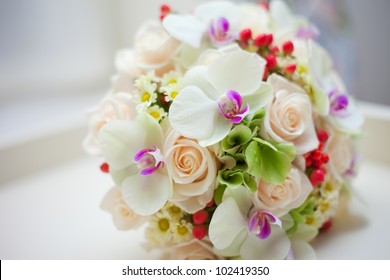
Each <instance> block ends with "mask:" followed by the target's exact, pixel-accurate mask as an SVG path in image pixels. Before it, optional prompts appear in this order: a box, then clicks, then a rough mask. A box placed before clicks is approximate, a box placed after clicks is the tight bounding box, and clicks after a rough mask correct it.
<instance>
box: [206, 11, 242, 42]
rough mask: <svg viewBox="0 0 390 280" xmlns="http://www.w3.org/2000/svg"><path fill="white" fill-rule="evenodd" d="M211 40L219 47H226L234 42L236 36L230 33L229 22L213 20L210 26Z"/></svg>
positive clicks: (223, 19) (222, 19)
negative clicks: (225, 45)
mask: <svg viewBox="0 0 390 280" xmlns="http://www.w3.org/2000/svg"><path fill="white" fill-rule="evenodd" d="M209 36H210V39H211V40H212V41H213V42H214V43H215V44H217V45H224V44H227V43H230V42H231V41H233V40H234V39H235V38H236V36H234V35H233V34H231V32H230V24H229V21H228V20H227V19H226V18H224V17H220V18H218V19H217V20H212V21H211V23H210V26H209Z"/></svg>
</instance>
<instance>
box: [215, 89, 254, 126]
mask: <svg viewBox="0 0 390 280" xmlns="http://www.w3.org/2000/svg"><path fill="white" fill-rule="evenodd" d="M218 108H219V112H220V113H221V115H222V116H224V117H225V118H226V119H228V120H229V121H230V122H231V123H234V124H236V123H240V122H241V121H242V120H243V119H244V118H245V117H246V116H247V115H248V114H249V106H248V104H246V105H244V106H242V97H241V95H240V94H239V93H238V92H237V91H235V90H228V91H227V92H226V93H225V95H223V96H221V97H220V98H219V100H218Z"/></svg>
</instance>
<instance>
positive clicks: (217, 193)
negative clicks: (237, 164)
mask: <svg viewBox="0 0 390 280" xmlns="http://www.w3.org/2000/svg"><path fill="white" fill-rule="evenodd" d="M226 188H227V186H226V185H219V186H218V187H217V188H216V189H215V191H214V202H215V204H217V205H219V204H221V202H222V197H223V193H224V192H225V189H226Z"/></svg>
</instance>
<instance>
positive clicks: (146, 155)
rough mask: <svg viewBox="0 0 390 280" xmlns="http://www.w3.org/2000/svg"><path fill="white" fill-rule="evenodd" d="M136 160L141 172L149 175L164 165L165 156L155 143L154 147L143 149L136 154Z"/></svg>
mask: <svg viewBox="0 0 390 280" xmlns="http://www.w3.org/2000/svg"><path fill="white" fill-rule="evenodd" d="M134 162H136V163H137V166H138V168H139V169H140V172H139V173H140V174H141V175H144V176H147V175H151V174H153V173H154V172H156V171H157V170H158V168H159V167H160V166H161V167H163V166H164V158H163V156H162V154H161V151H160V150H159V149H158V148H157V147H156V146H154V145H153V149H143V150H141V151H139V152H138V153H137V154H136V155H135V156H134Z"/></svg>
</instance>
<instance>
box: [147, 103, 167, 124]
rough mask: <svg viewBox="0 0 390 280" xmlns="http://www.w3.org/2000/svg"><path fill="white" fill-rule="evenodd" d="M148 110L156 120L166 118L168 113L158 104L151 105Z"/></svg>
mask: <svg viewBox="0 0 390 280" xmlns="http://www.w3.org/2000/svg"><path fill="white" fill-rule="evenodd" d="M146 112H147V113H148V114H149V115H151V116H152V117H153V118H154V119H155V120H156V121H158V122H159V121H161V120H162V119H163V118H165V117H166V116H167V115H168V114H167V113H166V112H165V111H164V109H163V108H161V107H159V106H158V105H154V106H152V107H149V108H148V109H146Z"/></svg>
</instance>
